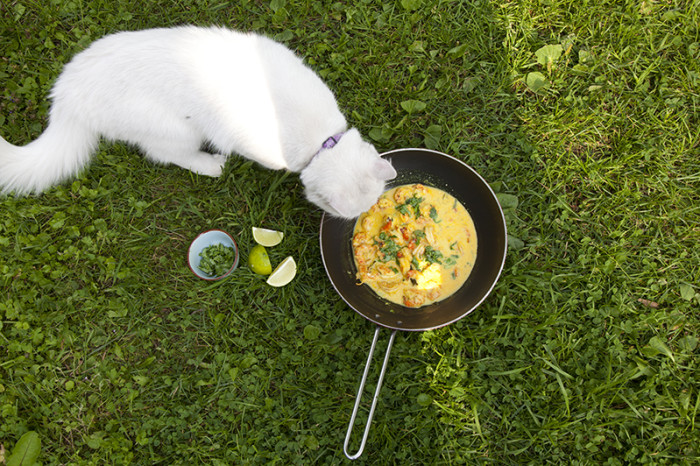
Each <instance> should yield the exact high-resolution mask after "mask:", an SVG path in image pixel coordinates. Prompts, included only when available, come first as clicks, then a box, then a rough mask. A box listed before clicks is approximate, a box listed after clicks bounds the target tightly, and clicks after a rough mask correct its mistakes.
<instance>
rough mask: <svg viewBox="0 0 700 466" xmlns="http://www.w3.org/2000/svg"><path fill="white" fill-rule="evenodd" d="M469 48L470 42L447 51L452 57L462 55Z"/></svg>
mask: <svg viewBox="0 0 700 466" xmlns="http://www.w3.org/2000/svg"><path fill="white" fill-rule="evenodd" d="M468 48H469V44H462V45H458V46H457V47H452V48H451V49H450V50H448V51H447V56H448V57H452V58H457V57H461V56H462V55H464V53H465V52H466V51H467V49H468Z"/></svg>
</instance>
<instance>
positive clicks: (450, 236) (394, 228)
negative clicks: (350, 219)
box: [352, 184, 477, 307]
mask: <svg viewBox="0 0 700 466" xmlns="http://www.w3.org/2000/svg"><path fill="white" fill-rule="evenodd" d="M476 244H477V243H476V231H475V229H474V222H473V221H472V218H471V216H470V215H469V213H468V212H467V210H466V209H465V208H464V206H463V205H462V204H460V202H459V201H458V200H457V199H455V198H454V197H453V196H451V195H450V194H448V193H446V192H445V191H442V190H440V189H437V188H433V187H429V186H424V185H420V184H414V185H403V186H398V187H396V188H393V189H390V190H389V191H387V192H385V193H384V194H383V195H382V196H381V197H380V198H379V200H378V201H377V203H376V204H375V205H374V206H372V208H370V210H369V211H367V212H365V213H364V214H362V215H361V216H360V217H359V218H358V219H357V223H356V224H355V229H354V232H353V238H352V248H353V255H354V258H355V266H356V267H357V279H358V280H359V281H360V282H361V283H364V284H366V285H368V286H369V287H370V288H372V290H374V292H376V293H377V294H378V295H379V296H381V297H382V298H384V299H386V300H388V301H391V302H393V303H397V304H402V305H404V306H407V307H421V306H426V305H428V304H432V303H434V302H437V301H441V300H443V299H445V298H447V297H449V296H451V295H452V294H454V293H455V292H456V291H457V290H459V289H460V288H461V287H462V285H463V284H464V282H465V281H466V280H467V277H468V276H469V274H470V273H471V271H472V268H473V267H474V261H475V259H476Z"/></svg>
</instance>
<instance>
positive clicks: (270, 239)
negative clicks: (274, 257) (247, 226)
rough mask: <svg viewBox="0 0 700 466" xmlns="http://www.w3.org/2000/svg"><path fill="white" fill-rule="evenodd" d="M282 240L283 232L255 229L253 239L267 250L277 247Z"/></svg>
mask: <svg viewBox="0 0 700 466" xmlns="http://www.w3.org/2000/svg"><path fill="white" fill-rule="evenodd" d="M282 238H284V233H282V232H281V231H277V230H268V229H267V228H258V227H253V239H254V240H255V242H256V243H258V244H260V245H262V246H265V247H266V248H270V247H272V246H277V245H278V244H280V243H281V242H282Z"/></svg>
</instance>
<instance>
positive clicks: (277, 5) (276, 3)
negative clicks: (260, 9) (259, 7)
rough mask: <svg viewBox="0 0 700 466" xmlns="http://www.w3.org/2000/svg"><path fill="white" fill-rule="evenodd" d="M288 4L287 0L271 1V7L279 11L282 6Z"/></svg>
mask: <svg viewBox="0 0 700 466" xmlns="http://www.w3.org/2000/svg"><path fill="white" fill-rule="evenodd" d="M286 4H287V1H286V0H272V1H271V2H270V9H272V11H274V12H275V13H277V11H278V10H279V9H281V8H284V6H285V5H286Z"/></svg>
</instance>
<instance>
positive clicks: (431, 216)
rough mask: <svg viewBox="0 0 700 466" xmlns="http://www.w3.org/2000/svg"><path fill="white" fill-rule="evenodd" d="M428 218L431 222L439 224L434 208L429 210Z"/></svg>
mask: <svg viewBox="0 0 700 466" xmlns="http://www.w3.org/2000/svg"><path fill="white" fill-rule="evenodd" d="M430 218H432V219H433V222H435V223H440V219H438V212H437V209H436V208H435V207H431V208H430Z"/></svg>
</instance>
